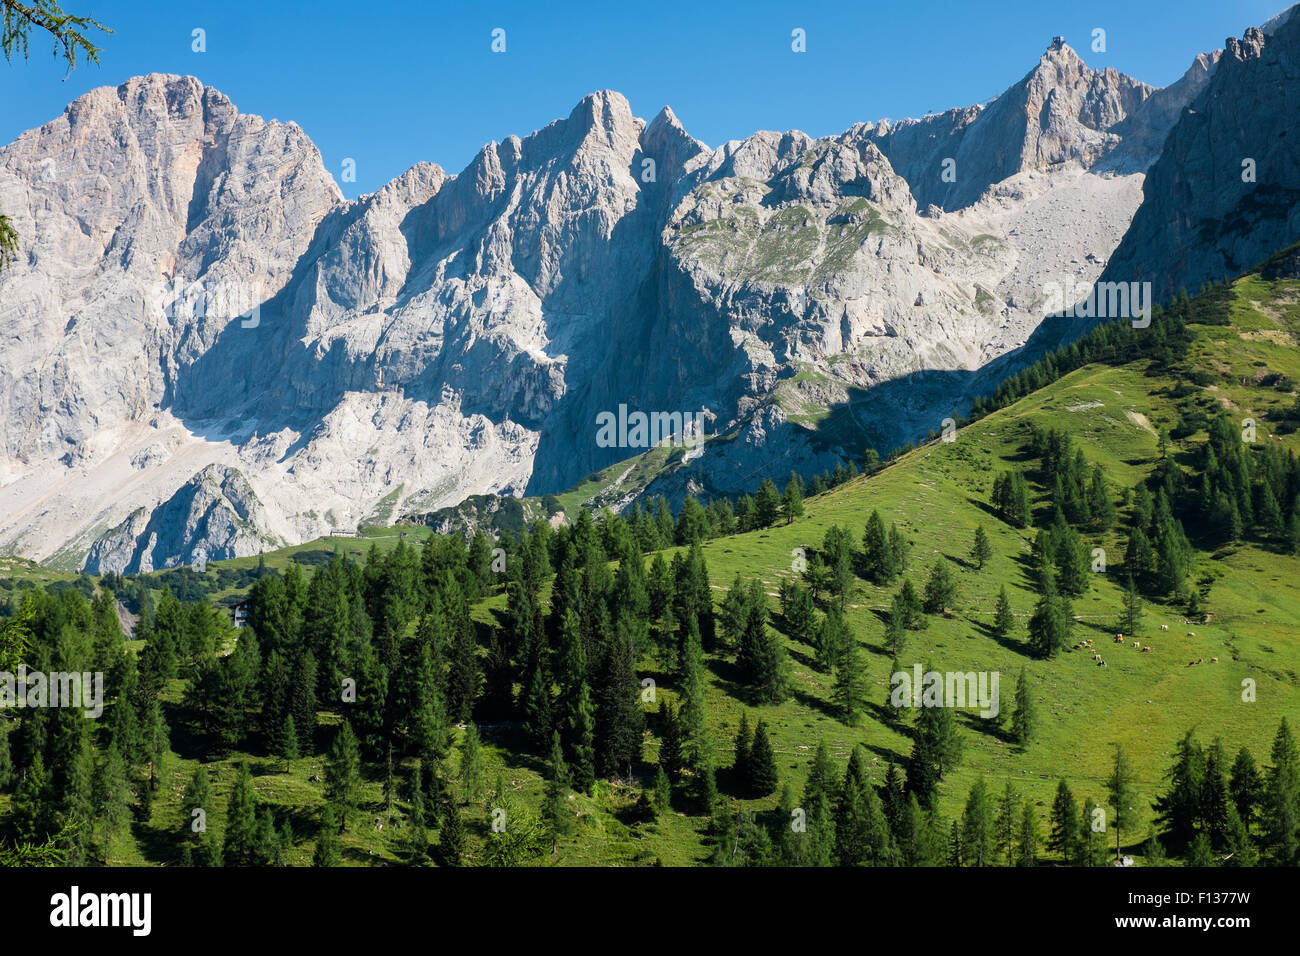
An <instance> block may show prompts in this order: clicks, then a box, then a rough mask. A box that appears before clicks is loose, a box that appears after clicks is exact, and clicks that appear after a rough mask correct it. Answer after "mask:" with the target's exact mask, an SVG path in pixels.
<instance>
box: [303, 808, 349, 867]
mask: <svg viewBox="0 0 1300 956" xmlns="http://www.w3.org/2000/svg"><path fill="white" fill-rule="evenodd" d="M340 816H341V814H340V813H339V812H338V810H337V809H336V808H335V806H334V804H332V803H327V804H325V808H324V809H323V810H321V817H320V830H318V831H317V835H316V849H315V850H313V851H312V855H311V865H312V866H323V867H328V866H338V865H339V864H340V863H341V862H342V860H343V846H342V843H341V841H340V840H339V818H340Z"/></svg>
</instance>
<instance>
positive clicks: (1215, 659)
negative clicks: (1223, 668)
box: [1210, 657, 1219, 664]
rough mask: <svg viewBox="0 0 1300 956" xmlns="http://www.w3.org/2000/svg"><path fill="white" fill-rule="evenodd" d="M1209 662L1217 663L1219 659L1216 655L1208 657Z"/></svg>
mask: <svg viewBox="0 0 1300 956" xmlns="http://www.w3.org/2000/svg"><path fill="white" fill-rule="evenodd" d="M1210 663H1211V664H1217V663H1219V659H1218V658H1217V657H1211V658H1210Z"/></svg>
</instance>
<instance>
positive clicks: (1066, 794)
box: [1047, 779, 1080, 866]
mask: <svg viewBox="0 0 1300 956" xmlns="http://www.w3.org/2000/svg"><path fill="white" fill-rule="evenodd" d="M1050 826H1051V830H1050V832H1049V834H1048V837H1047V849H1048V850H1051V851H1052V852H1054V853H1059V854H1061V861H1062V862H1063V863H1064V864H1065V865H1066V866H1077V865H1078V863H1079V854H1078V844H1079V828H1080V821H1079V805H1078V804H1076V803H1075V802H1074V794H1072V793H1070V787H1069V785H1068V784H1067V783H1066V782H1065V780H1064V779H1062V780H1061V781H1060V782H1059V783H1057V785H1056V799H1055V800H1053V801H1052V812H1051V819H1050Z"/></svg>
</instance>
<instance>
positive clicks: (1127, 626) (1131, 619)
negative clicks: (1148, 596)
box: [1119, 573, 1142, 635]
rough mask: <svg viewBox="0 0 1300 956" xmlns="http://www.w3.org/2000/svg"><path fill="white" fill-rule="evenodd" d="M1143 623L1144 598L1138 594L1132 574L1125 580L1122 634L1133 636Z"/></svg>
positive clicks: (1121, 620) (1121, 621) (1121, 618)
mask: <svg viewBox="0 0 1300 956" xmlns="http://www.w3.org/2000/svg"><path fill="white" fill-rule="evenodd" d="M1141 622H1142V598H1141V596H1140V595H1139V594H1138V590H1137V585H1136V584H1134V582H1133V575H1132V574H1131V573H1130V574H1128V575H1126V577H1125V579H1124V605H1123V611H1122V612H1121V614H1120V620H1119V624H1120V633H1122V634H1126V635H1132V634H1136V633H1137V629H1138V625H1139V624H1140V623H1141Z"/></svg>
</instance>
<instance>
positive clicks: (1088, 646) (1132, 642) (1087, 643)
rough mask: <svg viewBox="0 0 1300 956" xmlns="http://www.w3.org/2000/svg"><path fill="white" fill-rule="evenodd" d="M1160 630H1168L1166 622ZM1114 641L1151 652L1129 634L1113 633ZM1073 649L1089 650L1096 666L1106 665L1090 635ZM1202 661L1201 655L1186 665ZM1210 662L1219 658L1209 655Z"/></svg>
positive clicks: (1188, 633) (1146, 652)
mask: <svg viewBox="0 0 1300 956" xmlns="http://www.w3.org/2000/svg"><path fill="white" fill-rule="evenodd" d="M1160 630H1162V631H1167V630H1169V625H1168V624H1161V625H1160ZM1187 636H1188V637H1195V636H1196V632H1195V631H1188V632H1187ZM1115 643H1116V644H1125V643H1127V644H1128V646H1129V647H1132V648H1133V649H1134V650H1140V651H1141V652H1142V653H1144V654H1149V653H1151V651H1152V647H1151V645H1150V644H1142V643H1141V642H1139V641H1138V640H1136V639H1135V638H1132V637H1131V636H1130V638H1129V639H1128V640H1127V641H1126V640H1125V638H1124V635H1123V634H1116V635H1115ZM1074 650H1076V651H1090V652H1091V653H1092V659H1093V660H1094V661H1095V662H1096V663H1097V666H1098V667H1105V666H1106V661H1105V659H1104V658H1103V657H1102V656H1101V654H1099V653H1098V652H1097V649H1096V648H1094V647H1093V646H1092V638H1090V637H1088V638H1084V639H1083V640H1082V641H1080V642H1079V643H1077V644H1075V645H1074ZM1204 663H1205V658H1204V657H1201V658H1198V659H1197V660H1194V661H1188V662H1187V666H1188V667H1195V666H1196V665H1197V664H1204ZM1210 663H1211V664H1217V663H1219V659H1218V658H1217V657H1211V658H1210Z"/></svg>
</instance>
